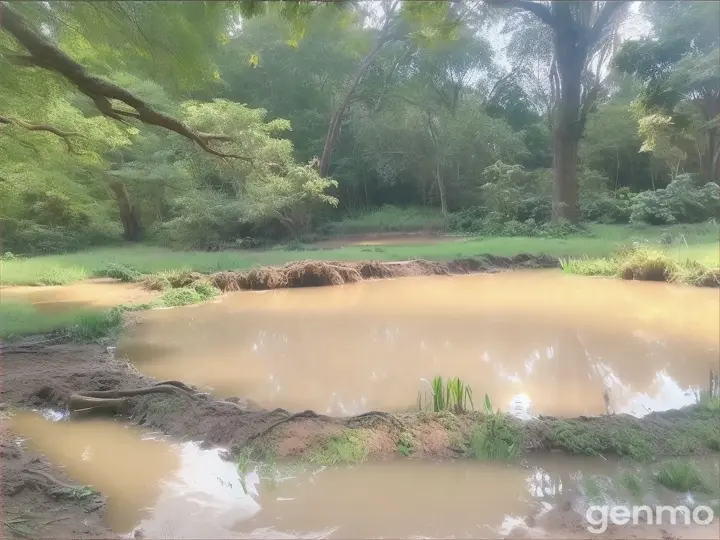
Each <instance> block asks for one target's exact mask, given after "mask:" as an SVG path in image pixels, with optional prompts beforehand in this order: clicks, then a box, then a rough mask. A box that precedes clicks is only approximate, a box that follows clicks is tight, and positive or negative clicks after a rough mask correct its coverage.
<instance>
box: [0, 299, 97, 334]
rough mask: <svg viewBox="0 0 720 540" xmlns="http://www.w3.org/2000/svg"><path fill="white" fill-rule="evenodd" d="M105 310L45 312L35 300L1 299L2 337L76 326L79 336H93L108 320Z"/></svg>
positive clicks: (0, 320) (74, 331)
mask: <svg viewBox="0 0 720 540" xmlns="http://www.w3.org/2000/svg"><path fill="white" fill-rule="evenodd" d="M104 318H105V312H104V311H100V310H92V309H75V310H68V311H59V312H50V313H45V312H42V311H38V310H37V309H35V307H34V306H33V305H32V304H25V303H20V302H17V303H15V302H3V303H0V338H3V339H8V338H12V337H19V336H27V335H33V334H45V333H49V332H55V331H59V330H65V329H69V328H72V329H73V331H72V332H73V333H72V335H73V336H75V337H78V338H83V337H86V336H89V335H91V334H92V333H93V330H94V329H97V328H99V327H100V326H102V325H103V324H104V323H103V322H101V321H104Z"/></svg>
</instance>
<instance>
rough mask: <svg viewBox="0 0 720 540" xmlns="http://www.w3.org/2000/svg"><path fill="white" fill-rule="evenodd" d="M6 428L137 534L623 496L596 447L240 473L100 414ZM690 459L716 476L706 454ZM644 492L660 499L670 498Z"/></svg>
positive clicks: (207, 452) (371, 532) (313, 526)
mask: <svg viewBox="0 0 720 540" xmlns="http://www.w3.org/2000/svg"><path fill="white" fill-rule="evenodd" d="M9 427H10V429H11V430H12V431H13V432H15V433H17V434H19V435H21V436H23V437H25V438H26V439H27V441H26V444H28V445H30V446H32V447H33V448H35V449H36V450H38V451H40V452H43V453H45V454H46V455H47V456H48V457H49V458H50V459H51V460H52V462H53V463H54V464H55V465H56V466H60V467H63V468H64V469H65V472H66V473H67V475H68V476H69V477H70V478H71V479H72V480H73V481H75V482H77V483H83V484H89V485H92V486H94V487H95V488H96V489H98V490H100V491H101V492H102V493H103V494H104V495H106V496H107V497H108V507H107V510H106V512H105V518H106V520H107V523H108V525H109V526H110V527H111V528H112V529H113V530H115V531H116V532H118V533H124V534H132V533H133V532H134V531H137V530H141V531H142V535H143V536H144V537H145V538H207V539H210V538H293V539H297V538H343V539H344V538H500V537H503V535H504V534H505V533H504V532H503V531H505V530H506V529H508V527H512V526H513V525H518V524H519V523H522V520H523V518H525V517H528V516H537V515H538V513H540V512H542V511H543V510H545V509H548V508H552V507H557V506H558V505H559V504H560V502H561V501H567V500H573V501H575V502H578V501H579V503H578V504H579V505H580V506H579V507H578V508H583V507H584V506H586V505H587V504H588V503H589V501H590V500H591V498H592V497H594V498H595V499H593V500H600V498H602V500H606V499H608V498H612V500H616V501H617V500H626V499H623V496H625V497H627V494H623V493H622V492H621V491H620V490H619V489H618V485H617V483H616V482H615V481H614V479H615V478H618V475H619V468H620V464H619V463H618V462H614V461H608V460H603V459H601V458H588V457H579V456H555V455H540V456H534V455H533V456H528V462H527V463H524V464H523V463H512V464H508V463H502V462H494V463H492V462H486V463H482V462H470V461H458V462H431V461H416V460H396V461H390V462H380V463H368V464H364V465H362V466H359V467H353V468H320V469H298V468H294V469H288V468H287V466H283V465H280V468H279V469H277V468H276V469H271V470H269V471H267V470H264V471H263V473H262V475H261V474H259V472H258V471H254V470H250V472H248V473H245V474H244V476H243V478H242V479H241V477H240V473H239V472H238V470H237V468H236V467H235V464H234V463H232V462H229V461H224V460H223V459H222V457H221V453H220V451H219V450H217V449H201V448H200V447H199V446H198V445H196V444H193V443H183V444H171V443H170V442H167V441H163V440H158V439H156V438H154V437H156V434H152V433H148V432H146V431H144V430H141V429H138V428H134V427H127V426H125V425H123V424H121V423H119V422H115V421H111V420H86V421H61V422H51V421H49V420H46V419H44V418H42V417H41V416H40V415H36V414H32V413H22V414H18V415H15V416H13V417H12V418H11V419H10V424H9ZM700 466H701V467H704V469H703V470H707V478H709V479H714V481H715V483H717V479H718V474H720V471H719V470H718V467H717V464H716V463H713V462H712V460H710V461H707V462H705V461H703V462H701V463H700ZM283 467H285V468H283ZM250 469H252V468H250ZM268 477H272V480H270V481H269V480H268ZM241 480H242V481H241ZM709 481H710V480H709ZM243 484H244V485H245V488H243ZM591 487H592V490H591V489H590V488H591ZM591 491H592V493H591ZM655 495H656V496H657V497H658V500H659V501H661V503H662V504H667V503H669V502H672V501H676V500H677V495H676V494H670V493H669V492H668V493H664V492H662V491H657V492H656V493H655ZM692 495H693V496H694V497H699V496H700V494H692ZM663 501H666V502H663ZM508 530H509V529H508ZM560 537H562V535H560Z"/></svg>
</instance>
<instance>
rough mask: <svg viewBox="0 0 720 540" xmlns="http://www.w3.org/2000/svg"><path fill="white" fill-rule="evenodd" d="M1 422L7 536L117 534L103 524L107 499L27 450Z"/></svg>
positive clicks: (0, 502) (0, 453)
mask: <svg viewBox="0 0 720 540" xmlns="http://www.w3.org/2000/svg"><path fill="white" fill-rule="evenodd" d="M0 414H2V415H3V416H2V418H0V422H1V423H2V430H1V431H0V460H2V497H1V498H0V507H1V508H0V513H1V515H2V519H3V537H4V538H14V537H16V538H20V537H24V538H40V537H43V538H84V537H85V538H117V535H116V534H114V533H113V532H112V531H111V530H110V529H108V528H107V527H106V526H105V524H104V523H103V511H104V509H105V498H104V497H103V496H102V494H99V493H97V492H94V491H92V490H90V489H88V488H87V487H85V486H80V485H76V484H74V483H73V482H72V481H71V480H69V479H67V478H65V477H64V476H63V473H62V471H60V470H58V469H57V468H55V467H53V466H52V465H51V464H50V463H49V462H48V461H47V460H46V459H45V458H44V457H43V456H40V455H38V454H36V453H34V452H28V451H26V450H25V449H24V448H23V447H22V445H20V444H18V443H17V441H16V438H15V437H14V436H13V435H12V434H11V433H10V432H8V430H7V426H6V416H5V414H6V413H4V412H3V413H0Z"/></svg>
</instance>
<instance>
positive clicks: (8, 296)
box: [0, 278, 159, 312]
mask: <svg viewBox="0 0 720 540" xmlns="http://www.w3.org/2000/svg"><path fill="white" fill-rule="evenodd" d="M158 296H159V294H158V293H157V292H154V291H146V290H145V289H143V288H142V287H140V286H139V285H138V284H136V283H120V282H117V281H115V280H113V279H109V278H99V279H90V280H87V281H82V282H80V283H72V284H70V285H47V286H41V287H29V286H22V287H3V288H2V289H0V301H2V302H29V303H31V304H33V305H34V306H35V307H36V308H37V309H38V310H39V311H45V312H53V311H54V312H57V311H62V310H66V309H73V308H84V307H99V308H106V307H108V308H109V307H112V306H118V305H120V304H141V303H144V302H150V301H152V300H153V299H155V298H157V297H158Z"/></svg>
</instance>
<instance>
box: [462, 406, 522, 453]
mask: <svg viewBox="0 0 720 540" xmlns="http://www.w3.org/2000/svg"><path fill="white" fill-rule="evenodd" d="M483 412H484V418H483V420H482V421H481V422H478V423H477V424H476V425H475V427H474V428H473V430H472V432H471V433H470V445H469V448H468V453H469V454H470V457H472V458H474V459H481V460H504V461H511V460H515V459H517V458H518V457H520V454H521V453H522V450H523V436H522V431H521V430H520V426H518V425H517V424H516V423H514V422H513V421H512V418H511V417H510V415H508V414H505V413H502V412H500V409H498V410H497V411H493V408H492V404H491V403H490V398H489V397H488V395H487V394H485V402H484V404H483Z"/></svg>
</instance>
